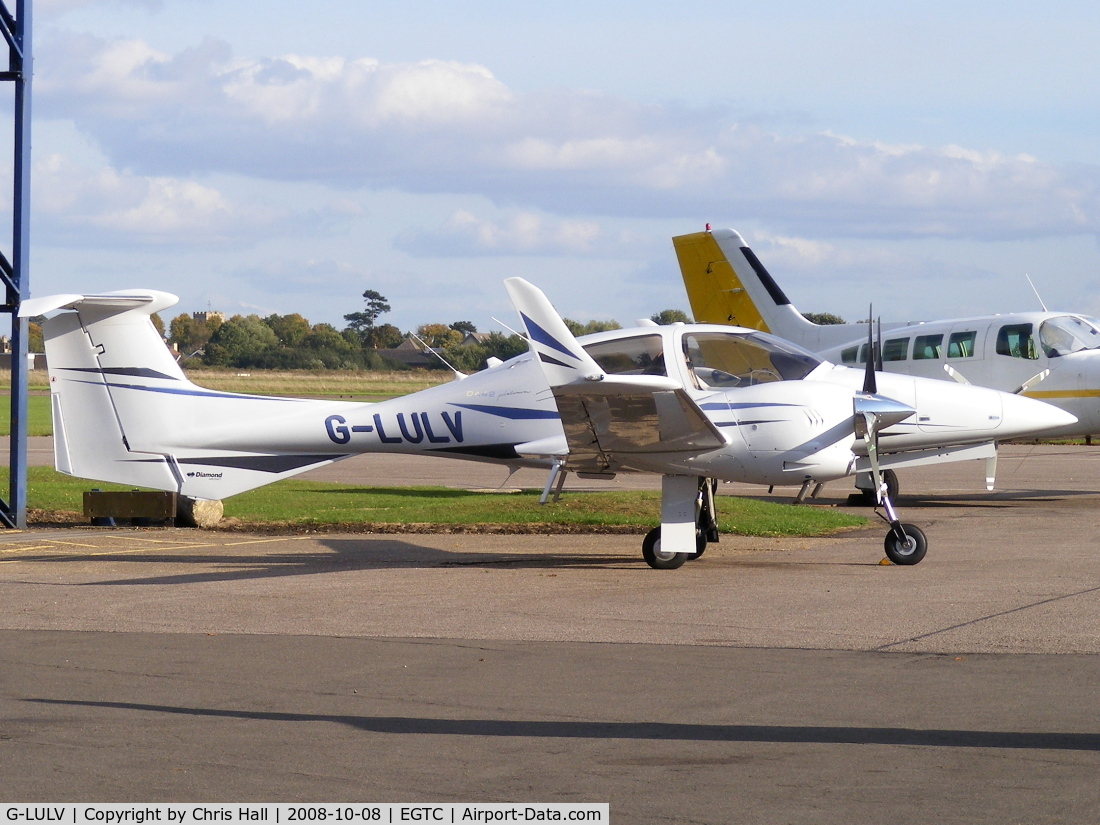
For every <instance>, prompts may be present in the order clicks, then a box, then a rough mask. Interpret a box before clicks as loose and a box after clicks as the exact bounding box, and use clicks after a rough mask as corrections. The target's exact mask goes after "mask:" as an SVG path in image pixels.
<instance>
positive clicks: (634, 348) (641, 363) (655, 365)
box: [584, 335, 668, 375]
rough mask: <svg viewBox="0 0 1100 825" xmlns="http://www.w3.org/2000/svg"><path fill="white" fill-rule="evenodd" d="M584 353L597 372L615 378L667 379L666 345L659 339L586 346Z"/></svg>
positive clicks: (619, 340)
mask: <svg viewBox="0 0 1100 825" xmlns="http://www.w3.org/2000/svg"><path fill="white" fill-rule="evenodd" d="M584 351H585V352H587V353H588V354H589V355H591V356H592V360H594V361H595V362H596V363H597V364H599V365H600V369H602V370H603V371H604V372H607V373H612V374H614V375H668V372H667V371H666V369H665V344H664V338H662V337H661V336H660V335H637V336H635V337H633V338H616V339H614V340H612V341H604V342H602V343H599V344H589V345H588V346H587V347H585V348H584Z"/></svg>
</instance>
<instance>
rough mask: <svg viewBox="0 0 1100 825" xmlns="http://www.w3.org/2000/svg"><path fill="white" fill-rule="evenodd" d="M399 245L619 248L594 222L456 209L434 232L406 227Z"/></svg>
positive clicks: (545, 250) (552, 250) (458, 250)
mask: <svg viewBox="0 0 1100 825" xmlns="http://www.w3.org/2000/svg"><path fill="white" fill-rule="evenodd" d="M396 246H397V247H398V248H399V249H403V250H405V251H406V252H409V253H410V254H412V255H426V256H441V257H442V256H468V255H485V256H493V255H540V256H541V255H551V256H553V255H585V256H587V257H593V256H594V257H603V256H604V255H607V254H609V253H610V252H611V251H612V250H613V251H614V252H620V251H621V247H620V244H619V243H618V240H617V239H610V238H608V237H607V236H606V234H605V233H604V232H603V231H602V230H601V228H600V225H599V224H598V223H596V222H594V221H579V220H559V219H555V218H548V217H546V216H544V215H539V214H536V213H533V212H518V213H516V214H514V215H512V216H511V217H509V218H508V219H507V220H506V221H505V222H503V223H499V222H495V221H490V220H485V219H482V218H478V217H477V216H475V215H474V214H473V213H471V212H469V211H467V210H465V209H459V210H456V211H455V212H454V213H453V214H452V215H451V216H450V217H449V218H448V219H447V220H446V221H444V223H443V224H442V226H440V227H439V228H438V229H436V230H434V231H407V232H404V233H402V234H401V235H399V236H398V238H397V239H396Z"/></svg>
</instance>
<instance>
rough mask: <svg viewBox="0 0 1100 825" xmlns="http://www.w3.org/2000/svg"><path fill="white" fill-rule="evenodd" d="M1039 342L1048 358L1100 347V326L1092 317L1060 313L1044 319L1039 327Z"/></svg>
mask: <svg viewBox="0 0 1100 825" xmlns="http://www.w3.org/2000/svg"><path fill="white" fill-rule="evenodd" d="M1039 343H1040V344H1041V345H1042V347H1043V352H1045V353H1046V354H1047V357H1048V358H1057V357H1058V356H1060V355H1069V354H1070V353H1071V352H1080V351H1081V350H1083V349H1100V327H1098V322H1096V321H1094V320H1092V319H1086V318H1078V317H1076V316H1073V315H1060V316H1059V317H1057V318H1050V319H1048V320H1046V321H1043V323H1042V325H1041V326H1040V327H1039Z"/></svg>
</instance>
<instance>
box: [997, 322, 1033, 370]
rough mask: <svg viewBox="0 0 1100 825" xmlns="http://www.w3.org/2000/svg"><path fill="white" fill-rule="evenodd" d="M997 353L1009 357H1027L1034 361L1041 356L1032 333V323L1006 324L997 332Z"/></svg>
mask: <svg viewBox="0 0 1100 825" xmlns="http://www.w3.org/2000/svg"><path fill="white" fill-rule="evenodd" d="M997 354H998V355H1007V356H1008V357H1009V358H1025V359H1027V360H1028V361H1034V360H1035V359H1037V358H1038V357H1039V356H1038V354H1037V353H1036V352H1035V339H1034V338H1033V337H1032V335H1031V324H1006V325H1005V326H1003V327H1001V330H1000V332H998V333H997Z"/></svg>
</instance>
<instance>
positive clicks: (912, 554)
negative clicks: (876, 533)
mask: <svg viewBox="0 0 1100 825" xmlns="http://www.w3.org/2000/svg"><path fill="white" fill-rule="evenodd" d="M901 529H902V530H904V531H905V535H906V536H908V537H909V541H908V542H907V543H906V544H904V545H903V544H902V543H901V542H899V541H898V538H897V536H895V535H894V531H893V530H891V531H890V532H889V533H887V534H886V540H885V541H884V542H883V547H884V548H885V549H886V558H888V559H890V561H892V562H893V563H894V564H918V563H920V560H921V559H923V558H924V554H925V553H927V552H928V539H926V538H925V537H924V531H923V530H921V529H920V528H919V527H917V526H916V525H914V524H903V525H901Z"/></svg>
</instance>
